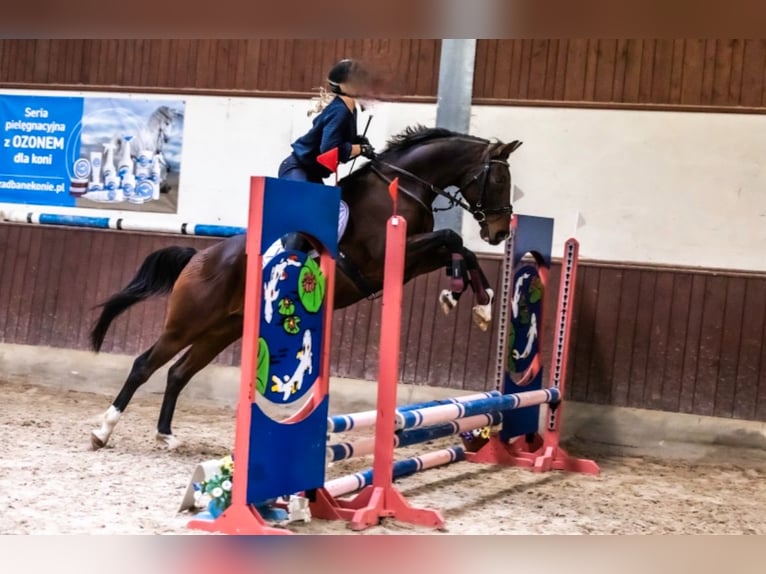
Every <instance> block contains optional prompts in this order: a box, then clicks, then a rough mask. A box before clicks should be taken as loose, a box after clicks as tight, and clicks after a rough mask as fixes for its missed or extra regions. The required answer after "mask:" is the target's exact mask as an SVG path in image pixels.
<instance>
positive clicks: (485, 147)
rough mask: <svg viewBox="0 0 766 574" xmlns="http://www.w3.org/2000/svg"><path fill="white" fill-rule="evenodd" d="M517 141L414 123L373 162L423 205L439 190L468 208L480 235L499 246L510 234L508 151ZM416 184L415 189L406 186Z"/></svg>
mask: <svg viewBox="0 0 766 574" xmlns="http://www.w3.org/2000/svg"><path fill="white" fill-rule="evenodd" d="M520 145H521V142H520V141H518V140H515V141H512V142H510V143H507V144H506V143H502V142H491V141H489V140H486V139H482V138H478V137H474V136H469V135H466V134H461V133H457V132H453V131H450V130H446V129H443V128H426V127H424V126H415V127H410V128H407V129H406V130H405V131H404V132H402V133H401V134H399V135H397V136H394V137H393V138H392V139H391V140H389V143H388V146H387V147H386V149H385V150H384V151H383V152H382V153H381V155H380V156H379V157H378V160H377V162H373V164H374V165H377V166H382V167H384V168H386V169H389V170H391V171H393V172H394V173H396V174H397V175H399V176H400V179H401V180H402V182H401V183H400V190H401V191H403V192H404V193H405V194H406V195H410V196H412V197H415V198H416V199H417V200H418V201H419V202H420V203H421V205H423V206H425V207H426V208H428V206H430V202H433V200H434V199H435V197H436V195H442V196H444V197H447V198H448V199H449V201H450V204H451V205H457V206H460V207H462V208H463V209H465V210H467V211H469V212H470V213H471V215H473V218H474V219H475V220H476V222H477V223H478V224H479V227H480V234H481V238H482V239H483V240H484V241H486V242H487V243H490V244H491V245H497V244H498V243H501V242H502V241H504V240H505V239H506V238H507V237H508V236H509V235H510V226H511V214H512V212H513V210H512V208H511V172H510V167H509V166H508V156H509V155H510V154H511V153H512V152H513V151H514V150H515V149H517V148H518V147H519V146H520ZM373 169H375V167H373ZM413 183H414V184H415V186H413V185H412V184H413ZM418 184H419V185H420V186H421V187H420V191H419V193H416V192H414V191H412V192H411V191H408V189H411V190H415V189H416V186H417V185H418ZM450 187H456V188H458V190H457V192H455V193H449V192H448V191H445V188H450ZM429 195H430V198H429ZM459 195H462V198H460V197H458V196H459ZM429 199H430V202H429Z"/></svg>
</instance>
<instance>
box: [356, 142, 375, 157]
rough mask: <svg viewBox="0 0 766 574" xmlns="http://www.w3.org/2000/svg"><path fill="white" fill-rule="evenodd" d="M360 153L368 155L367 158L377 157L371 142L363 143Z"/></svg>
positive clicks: (364, 155)
mask: <svg viewBox="0 0 766 574" xmlns="http://www.w3.org/2000/svg"><path fill="white" fill-rule="evenodd" d="M360 148H361V149H360V151H359V155H361V156H362V157H366V158H367V159H375V157H376V154H375V148H373V147H372V146H371V145H370V144H369V143H365V144H362V145H361V146H360Z"/></svg>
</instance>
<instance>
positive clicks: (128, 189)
mask: <svg viewBox="0 0 766 574" xmlns="http://www.w3.org/2000/svg"><path fill="white" fill-rule="evenodd" d="M122 193H123V197H124V198H125V199H127V200H128V201H130V198H131V197H133V196H134V195H135V193H136V176H134V175H133V174H132V173H130V172H128V173H126V174H125V175H124V176H123V178H122Z"/></svg>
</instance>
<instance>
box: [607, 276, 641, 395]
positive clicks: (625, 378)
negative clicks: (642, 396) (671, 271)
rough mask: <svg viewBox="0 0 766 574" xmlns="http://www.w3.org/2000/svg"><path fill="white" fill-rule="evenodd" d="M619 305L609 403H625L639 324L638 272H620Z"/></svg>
mask: <svg viewBox="0 0 766 574" xmlns="http://www.w3.org/2000/svg"><path fill="white" fill-rule="evenodd" d="M621 275H622V277H621V281H620V286H621V290H620V304H619V308H618V309H617V325H616V334H615V342H614V359H613V366H612V377H613V382H612V396H611V400H612V404H614V405H617V406H623V407H624V406H627V405H628V394H629V392H630V382H631V373H632V372H633V345H634V341H635V332H636V325H637V324H638V310H639V308H638V305H637V304H636V303H637V301H638V300H639V294H640V290H641V271H639V270H638V269H625V270H622V272H621Z"/></svg>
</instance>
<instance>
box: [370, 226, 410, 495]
mask: <svg viewBox="0 0 766 574" xmlns="http://www.w3.org/2000/svg"><path fill="white" fill-rule="evenodd" d="M406 244H407V220H406V219H404V218H403V217H400V216H398V215H394V216H393V217H391V218H390V219H389V220H388V224H387V226H386V271H385V280H384V284H383V310H382V318H381V327H380V362H379V375H378V404H377V407H378V417H377V421H376V423H375V462H374V464H373V480H372V484H373V486H376V487H384V486H388V485H390V484H391V478H392V476H393V468H394V449H393V442H392V440H393V439H392V437H393V436H394V413H395V411H396V388H397V385H398V384H399V339H400V336H401V328H400V327H401V316H402V293H403V290H404V255H405V246H406Z"/></svg>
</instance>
